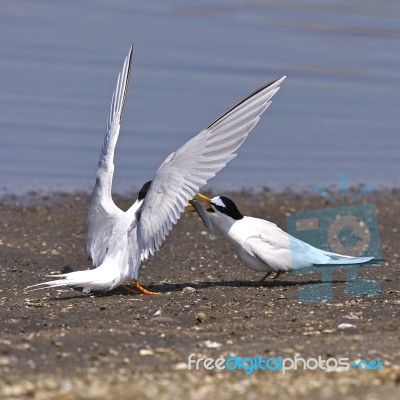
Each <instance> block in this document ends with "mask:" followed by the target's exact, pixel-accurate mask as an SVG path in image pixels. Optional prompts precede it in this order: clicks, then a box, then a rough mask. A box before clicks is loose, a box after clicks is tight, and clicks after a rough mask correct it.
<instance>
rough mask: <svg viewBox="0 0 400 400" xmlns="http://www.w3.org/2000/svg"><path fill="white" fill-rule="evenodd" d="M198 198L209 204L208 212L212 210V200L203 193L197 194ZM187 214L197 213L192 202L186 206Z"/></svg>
mask: <svg viewBox="0 0 400 400" xmlns="http://www.w3.org/2000/svg"><path fill="white" fill-rule="evenodd" d="M196 196H197V197H198V198H199V199H201V200H203V201H204V202H205V203H207V205H208V206H209V208H208V209H207V211H209V209H211V205H210V200H211V199H210V198H209V197H207V196H204V194H201V193H196ZM185 212H196V209H195V208H194V207H193V206H192V200H190V201H189V204H188V205H187V206H186V208H185Z"/></svg>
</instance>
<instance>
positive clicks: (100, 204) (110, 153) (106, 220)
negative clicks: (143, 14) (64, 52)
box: [86, 46, 133, 266]
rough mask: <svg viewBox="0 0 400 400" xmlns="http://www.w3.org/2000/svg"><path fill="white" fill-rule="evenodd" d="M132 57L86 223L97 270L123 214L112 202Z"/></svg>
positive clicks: (114, 104)
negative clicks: (117, 144) (115, 155)
mask: <svg viewBox="0 0 400 400" xmlns="http://www.w3.org/2000/svg"><path fill="white" fill-rule="evenodd" d="M132 53H133V48H132V46H131V47H130V49H129V53H128V55H127V56H126V58H125V61H124V65H123V67H122V70H121V72H120V73H119V75H118V80H117V85H116V88H115V91H114V93H113V96H112V100H111V107H110V112H109V115H108V119H107V131H106V134H105V135H104V143H103V147H102V149H101V153H100V161H99V166H98V169H97V173H96V184H95V186H94V188H93V192H92V195H91V198H90V205H89V211H88V216H87V221H86V228H87V251H88V253H89V255H90V256H91V257H92V259H93V265H95V266H98V265H100V264H101V262H102V261H103V259H104V256H105V254H106V250H107V241H108V239H109V238H110V235H111V230H112V228H113V226H114V225H115V220H116V218H118V217H119V216H120V215H121V214H122V213H123V211H122V210H120V209H119V208H118V207H117V206H116V205H115V204H114V202H113V200H112V197H111V187H112V179H113V173H114V162H113V161H114V150H115V145H116V143H117V140H118V135H119V131H120V127H121V119H122V113H123V111H124V105H125V101H126V96H127V92H128V85H129V77H130V72H131V67H132Z"/></svg>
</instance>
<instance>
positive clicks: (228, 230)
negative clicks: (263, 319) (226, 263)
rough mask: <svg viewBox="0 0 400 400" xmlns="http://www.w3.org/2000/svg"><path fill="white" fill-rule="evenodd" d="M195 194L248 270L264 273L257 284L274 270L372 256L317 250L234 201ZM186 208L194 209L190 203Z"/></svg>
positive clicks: (349, 261)
mask: <svg viewBox="0 0 400 400" xmlns="http://www.w3.org/2000/svg"><path fill="white" fill-rule="evenodd" d="M197 196H198V197H199V198H200V199H202V200H203V201H204V202H205V203H206V204H207V208H206V210H207V212H208V216H209V218H210V220H211V221H212V223H214V224H215V225H216V226H217V227H218V228H219V230H220V231H221V232H222V233H223V235H224V236H225V237H226V238H227V239H228V240H229V241H230V242H231V243H232V244H233V246H234V247H235V249H236V252H237V254H238V256H239V258H240V259H241V261H242V262H243V263H244V264H245V265H246V266H247V267H249V268H250V269H252V270H254V271H257V272H264V273H265V275H264V276H263V278H261V280H260V281H259V282H258V283H259V284H261V283H263V282H264V281H265V279H267V278H268V276H269V275H270V274H271V273H273V272H274V273H275V278H278V277H280V276H281V275H283V274H284V273H286V272H289V271H291V270H299V269H304V268H311V267H313V266H335V265H347V264H349V265H350V264H362V263H366V262H368V261H371V260H372V259H373V258H374V257H352V256H346V255H343V254H337V253H332V252H330V251H325V250H320V249H317V248H316V247H314V246H311V245H310V244H308V243H305V242H303V241H302V240H300V239H297V238H295V237H294V236H291V235H289V234H288V233H286V232H285V231H283V230H282V229H280V228H279V227H278V226H277V225H276V224H274V223H272V222H269V221H267V220H264V219H260V218H253V217H246V216H244V215H243V214H242V213H241V212H240V211H239V209H238V208H237V207H236V204H235V203H234V202H233V201H232V200H231V199H229V198H227V197H225V196H216V197H213V198H212V199H210V198H209V197H207V196H204V195H203V194H201V193H197ZM197 207H198V205H197ZM187 211H193V210H192V209H191V207H190V206H189V207H188V209H187ZM201 217H202V220H203V222H204V224H205V225H206V226H207V225H209V224H206V222H207V221H205V218H204V216H201ZM207 229H209V228H207Z"/></svg>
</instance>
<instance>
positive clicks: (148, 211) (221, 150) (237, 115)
mask: <svg viewBox="0 0 400 400" xmlns="http://www.w3.org/2000/svg"><path fill="white" fill-rule="evenodd" d="M284 79H285V77H282V78H281V79H278V80H276V81H274V82H272V83H270V84H268V85H265V86H263V87H261V88H260V89H258V90H257V91H255V92H254V93H252V94H250V95H249V96H247V97H246V98H245V99H244V100H242V101H241V102H239V103H238V104H236V105H235V106H234V107H232V108H231V109H229V110H228V111H227V112H226V113H224V114H222V115H221V116H220V117H219V118H217V119H216V120H215V121H214V122H213V123H212V124H210V125H209V126H207V127H206V128H205V129H204V130H202V131H201V132H200V133H199V134H198V135H197V136H195V137H193V138H192V139H191V140H189V141H188V142H187V143H185V144H184V145H183V146H182V147H181V148H180V149H179V150H177V151H175V152H174V153H172V154H170V155H169V156H168V157H167V159H166V160H165V161H164V162H163V163H162V165H161V166H160V168H159V169H158V171H157V173H156V175H155V177H154V179H153V181H152V184H151V186H150V189H149V191H148V193H147V195H146V197H145V200H144V203H143V208H142V212H141V216H140V219H139V226H138V228H139V232H138V233H139V239H140V241H141V248H142V260H143V259H146V258H148V257H149V255H152V254H154V252H155V251H156V250H158V249H159V248H160V246H161V244H162V242H163V241H164V239H165V237H166V235H167V234H168V233H169V231H170V230H171V228H172V225H173V224H175V223H176V221H177V220H178V218H179V217H180V215H181V213H182V211H183V210H184V208H185V206H186V205H187V204H188V201H189V200H190V199H191V198H192V197H193V196H194V195H195V193H196V192H197V191H198V190H199V188H200V187H202V186H203V185H204V184H205V183H206V182H207V181H208V180H209V179H210V178H212V177H213V176H215V174H216V173H217V172H218V171H219V170H221V169H222V168H223V167H224V166H225V165H226V164H227V162H228V161H229V160H231V159H232V158H234V157H235V156H236V154H235V151H236V150H237V149H238V147H239V146H240V145H241V144H242V143H243V141H244V140H245V139H246V137H247V135H248V133H249V132H250V131H251V130H252V129H253V127H254V126H255V125H256V123H257V122H258V120H259V119H260V115H261V114H262V113H263V112H264V111H265V110H266V109H267V108H268V106H269V105H270V103H271V98H272V96H273V95H274V94H275V93H276V92H277V91H278V90H279V85H280V83H281V82H282V81H283V80H284Z"/></svg>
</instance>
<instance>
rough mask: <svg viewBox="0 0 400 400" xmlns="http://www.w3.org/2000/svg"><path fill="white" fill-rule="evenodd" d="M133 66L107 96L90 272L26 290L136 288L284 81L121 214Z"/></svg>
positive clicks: (170, 166) (174, 164) (178, 160)
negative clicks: (119, 183) (119, 185)
mask: <svg viewBox="0 0 400 400" xmlns="http://www.w3.org/2000/svg"><path fill="white" fill-rule="evenodd" d="M131 65H132V47H131V48H130V51H129V54H128V56H127V57H126V59H125V62H124V65H123V68H122V71H121V73H120V74H119V76H118V80H117V86H116V89H115V92H114V94H113V97H112V101H111V109H110V113H109V118H108V121H107V132H106V134H105V137H104V144H103V147H102V150H101V154H100V161H99V165H98V169H97V173H96V183H95V186H94V188H93V192H92V194H91V198H90V205H89V211H88V216H87V224H86V227H87V251H88V254H89V256H90V257H91V258H92V260H93V266H94V267H95V268H94V269H92V270H87V271H76V272H71V273H68V274H62V275H59V279H56V280H52V281H49V282H44V283H41V284H38V285H34V286H30V287H28V288H27V289H28V290H35V289H41V288H48V287H59V286H73V287H74V286H75V287H82V288H83V289H84V290H85V291H89V290H103V291H107V290H112V289H114V288H115V287H117V286H119V285H121V284H122V283H124V282H126V281H129V280H134V281H135V282H136V280H137V278H138V275H139V270H140V265H141V262H142V261H143V260H146V259H147V258H148V257H149V256H150V255H153V254H154V252H155V251H157V250H158V249H159V248H160V246H161V244H162V243H163V241H164V239H165V238H166V236H167V235H168V233H169V231H170V230H171V229H172V226H173V224H175V223H176V222H177V220H178V219H179V218H180V215H181V213H182V212H183V211H184V209H185V207H186V205H187V203H188V201H189V200H190V199H191V198H192V197H193V196H194V195H195V193H196V192H197V191H198V189H199V188H200V187H201V186H203V185H204V184H205V183H206V182H207V181H208V179H210V178H212V177H213V176H215V174H216V173H217V172H218V171H219V170H221V169H222V168H223V167H225V165H226V164H227V163H228V161H230V160H231V159H232V158H234V157H235V156H236V154H235V151H236V150H237V149H238V148H239V147H240V145H241V144H242V143H243V141H244V140H245V139H246V137H247V135H248V133H249V132H250V131H251V130H252V129H253V128H254V126H255V125H256V124H257V122H258V121H259V119H260V116H261V114H262V113H263V112H264V111H265V110H266V109H267V108H268V106H269V105H270V103H271V98H272V97H273V96H274V94H275V93H276V92H277V91H278V90H279V84H280V83H281V82H282V81H283V80H284V79H285V77H282V78H281V79H279V80H276V81H274V82H272V83H270V84H267V85H265V86H263V87H261V88H260V89H258V90H257V91H255V92H254V93H252V94H251V95H249V96H247V97H246V98H245V99H244V100H242V101H241V102H239V103H238V104H236V105H235V106H234V107H232V108H231V109H229V110H228V111H227V112H226V113H224V114H222V115H221V116H220V117H219V118H217V119H216V120H215V121H214V122H213V123H212V124H210V125H208V126H207V127H206V128H205V129H203V130H202V131H201V132H200V133H199V134H198V135H196V136H194V137H193V138H192V139H190V140H189V141H187V142H186V143H185V144H184V145H183V146H182V147H181V148H179V149H178V150H177V151H175V152H173V153H171V154H170V155H169V156H168V157H167V158H166V159H165V160H164V162H163V163H162V164H161V166H160V167H159V168H158V170H157V172H156V174H155V176H154V177H153V180H152V181H149V182H147V183H145V184H144V185H143V187H142V189H141V190H140V192H139V195H138V198H137V200H136V202H135V203H134V204H133V205H132V206H131V207H130V208H129V209H128V210H127V211H125V212H124V211H122V210H121V209H119V208H118V207H117V206H116V205H115V204H114V202H113V200H112V196H111V188H112V180H113V173H114V162H113V160H114V150H115V146H116V143H117V140H118V135H119V131H120V124H121V118H122V114H123V110H124V105H125V100H126V95H127V91H128V84H129V77H130V71H131Z"/></svg>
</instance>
